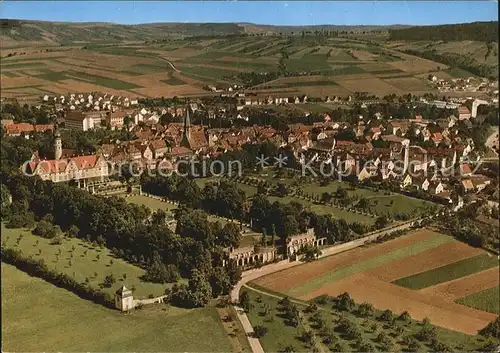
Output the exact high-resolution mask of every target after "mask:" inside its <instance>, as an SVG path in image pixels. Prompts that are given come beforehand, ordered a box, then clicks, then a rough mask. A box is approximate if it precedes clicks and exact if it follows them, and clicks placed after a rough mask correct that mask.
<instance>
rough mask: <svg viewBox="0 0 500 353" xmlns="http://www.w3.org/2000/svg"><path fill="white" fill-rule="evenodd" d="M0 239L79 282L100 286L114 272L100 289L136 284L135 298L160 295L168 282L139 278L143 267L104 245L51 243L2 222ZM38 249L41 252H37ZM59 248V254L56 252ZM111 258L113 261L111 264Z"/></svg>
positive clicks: (66, 241) (71, 240)
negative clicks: (109, 284)
mask: <svg viewBox="0 0 500 353" xmlns="http://www.w3.org/2000/svg"><path fill="white" fill-rule="evenodd" d="M20 235H22V239H21V241H20V243H19V246H16V240H17V238H18V236H20ZM2 243H5V246H6V247H7V248H13V249H18V250H21V251H22V253H23V255H24V256H26V257H29V256H33V257H34V258H35V259H43V260H44V261H45V263H46V264H47V266H48V267H49V268H52V269H54V270H56V271H58V272H62V273H65V274H67V275H68V276H71V277H73V278H74V279H75V280H77V281H78V282H80V283H83V282H85V280H86V279H88V280H89V285H91V286H92V287H95V288H99V284H101V283H102V282H103V280H104V277H105V276H107V275H109V274H113V276H114V277H115V279H116V283H115V284H114V285H113V286H112V287H111V288H104V289H103V290H104V291H105V292H107V293H109V294H112V295H114V292H115V291H116V290H117V289H118V288H119V287H121V286H122V285H126V286H127V287H129V288H131V287H132V286H133V287H135V291H134V295H135V296H136V297H138V298H147V297H148V296H149V294H153V295H154V296H159V295H162V294H163V293H164V292H165V288H167V287H170V286H171V285H170V284H158V283H150V282H145V281H142V280H141V277H142V276H143V275H144V274H145V271H144V270H143V269H141V268H139V267H137V266H135V265H132V264H130V263H128V262H126V261H124V260H122V259H120V258H117V257H116V256H114V255H113V254H111V253H110V251H109V250H108V249H107V248H104V247H103V248H101V247H99V246H92V245H91V244H89V243H88V242H86V241H83V240H81V239H77V238H64V240H63V242H62V244H60V245H52V244H50V239H46V238H42V237H40V236H37V235H34V234H32V233H31V232H30V231H27V230H21V229H7V228H5V227H4V224H3V223H2ZM73 247H74V248H75V250H74V251H73V250H72V248H73ZM40 250H41V253H39V251H40ZM59 250H60V251H61V254H60V255H59V256H58V255H57V253H58V252H59ZM72 256H73V257H72ZM97 256H99V259H97ZM70 261H71V266H70V265H69V263H70ZM111 261H113V263H112V264H111ZM96 273H97V276H96ZM124 274H126V279H123V275H124Z"/></svg>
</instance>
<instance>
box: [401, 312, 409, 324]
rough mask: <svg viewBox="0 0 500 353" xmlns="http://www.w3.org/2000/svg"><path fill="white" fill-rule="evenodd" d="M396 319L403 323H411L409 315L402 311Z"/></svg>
mask: <svg viewBox="0 0 500 353" xmlns="http://www.w3.org/2000/svg"><path fill="white" fill-rule="evenodd" d="M398 319H399V320H401V321H405V322H408V321H411V316H410V313H409V312H408V311H404V312H403V313H401V315H399V317H398Z"/></svg>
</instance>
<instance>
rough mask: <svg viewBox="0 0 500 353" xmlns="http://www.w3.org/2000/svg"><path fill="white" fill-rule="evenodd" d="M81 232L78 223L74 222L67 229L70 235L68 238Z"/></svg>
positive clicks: (67, 233)
mask: <svg viewBox="0 0 500 353" xmlns="http://www.w3.org/2000/svg"><path fill="white" fill-rule="evenodd" d="M79 232H80V229H79V228H78V227H77V226H76V225H74V224H72V225H71V226H70V227H69V228H68V230H67V231H66V235H67V236H68V238H74V237H76V236H77V235H78V233H79Z"/></svg>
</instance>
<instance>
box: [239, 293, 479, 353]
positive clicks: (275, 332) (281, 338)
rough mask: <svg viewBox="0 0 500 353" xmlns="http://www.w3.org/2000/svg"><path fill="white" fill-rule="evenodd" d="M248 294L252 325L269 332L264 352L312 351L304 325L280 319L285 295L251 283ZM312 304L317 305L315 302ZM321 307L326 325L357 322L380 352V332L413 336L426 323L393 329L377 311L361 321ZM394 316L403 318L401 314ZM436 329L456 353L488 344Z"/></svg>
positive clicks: (351, 348) (350, 346) (352, 348)
mask: <svg viewBox="0 0 500 353" xmlns="http://www.w3.org/2000/svg"><path fill="white" fill-rule="evenodd" d="M244 291H246V292H248V294H249V296H250V300H251V302H252V304H253V309H252V310H250V312H249V313H248V314H247V315H248V318H249V320H250V322H251V323H252V326H254V327H255V326H256V325H261V326H264V327H266V328H267V329H268V333H267V335H266V336H264V337H263V338H260V342H261V344H262V347H263V348H264V351H266V352H279V351H280V349H282V348H283V347H286V346H290V345H291V346H293V347H294V351H295V352H302V351H311V348H310V347H308V346H306V345H305V344H304V343H303V342H301V341H300V340H299V337H300V334H301V333H302V332H303V331H304V329H303V328H302V327H300V325H299V326H298V327H297V328H294V327H291V326H286V325H285V323H284V319H283V318H282V317H280V316H279V315H280V314H281V313H280V312H279V311H278V310H277V308H279V304H278V300H279V299H280V298H283V297H284V295H283V294H280V293H274V292H271V291H268V290H267V289H265V288H262V287H260V286H258V285H255V284H253V283H250V284H249V285H248V286H246V287H243V288H242V292H244ZM258 300H260V303H258ZM292 300H293V304H295V305H296V306H297V308H298V309H299V310H301V311H302V315H303V316H302V317H303V320H302V321H303V323H306V325H307V326H308V327H307V329H309V330H312V332H313V334H314V336H315V337H316V342H321V336H320V334H319V330H318V328H316V327H315V326H313V325H311V322H310V317H311V316H312V315H311V314H308V313H304V312H303V310H304V309H305V307H306V305H307V304H308V303H304V302H303V301H300V300H295V299H292ZM311 302H313V300H312V301H311ZM357 304H359V303H357ZM265 305H269V307H270V308H271V311H270V312H271V313H272V316H273V320H272V321H270V320H269V319H267V320H266V317H264V316H262V314H261V312H262V313H263V309H264V307H265ZM318 307H319V310H320V311H321V313H322V314H323V317H324V318H325V321H326V323H327V324H330V325H331V327H335V326H336V324H335V322H336V320H338V319H339V318H340V315H343V316H344V317H346V318H347V319H349V320H350V321H352V322H355V323H356V324H357V325H358V327H359V328H360V329H361V333H362V338H363V339H364V340H365V341H369V342H371V343H372V344H373V345H374V346H375V347H376V348H377V349H378V350H380V351H382V347H381V346H380V344H379V343H378V342H377V336H378V333H379V332H380V331H384V332H385V333H386V334H388V335H396V328H397V327H403V328H404V334H403V336H406V335H413V334H415V333H417V332H419V331H420V330H421V329H422V323H421V322H419V321H417V320H414V319H412V320H411V321H410V322H408V323H404V322H402V321H400V320H396V321H395V324H394V325H393V326H392V327H391V326H388V325H386V324H383V323H382V322H380V321H378V320H377V319H376V318H377V317H378V316H380V314H381V313H382V311H381V310H375V311H374V314H373V315H372V316H371V317H369V318H361V317H358V316H357V315H355V314H354V312H353V311H351V312H348V311H346V312H342V313H340V312H338V311H336V310H332V303H331V302H328V303H327V304H325V305H318ZM394 314H395V315H399V314H400V313H394ZM269 316H271V315H268V317H269ZM374 323H376V324H377V325H378V328H379V330H378V331H377V332H374V331H373V330H372V329H371V325H372V324H374ZM435 327H436V329H437V332H438V337H439V340H440V341H441V342H443V343H446V344H447V345H449V346H450V347H451V348H454V349H456V350H460V351H464V350H465V351H474V350H476V349H477V347H479V346H481V345H482V344H484V343H482V342H481V340H482V338H481V339H478V336H469V335H466V334H464V333H461V332H456V331H452V330H448V329H445V328H442V327H438V326H435ZM336 337H337V338H338V339H339V342H340V343H341V345H342V347H343V348H344V351H346V352H356V351H357V349H356V345H355V342H354V341H351V340H349V339H347V338H346V337H345V336H343V335H342V334H340V333H338V332H337V334H336ZM394 341H399V342H398V345H399V347H400V348H401V349H404V348H407V347H406V345H404V344H403V343H402V342H401V340H397V339H395V340H394ZM320 346H323V347H324V349H323V350H325V351H326V349H325V348H326V347H325V346H324V344H323V343H320ZM422 348H423V349H424V350H428V349H429V348H431V347H429V345H428V344H424V343H422ZM396 351H397V350H396Z"/></svg>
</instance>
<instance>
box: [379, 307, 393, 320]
mask: <svg viewBox="0 0 500 353" xmlns="http://www.w3.org/2000/svg"><path fill="white" fill-rule="evenodd" d="M379 320H381V321H387V322H390V321H392V311H391V310H389V309H387V310H384V311H383V312H382V314H380V317H379Z"/></svg>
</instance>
